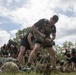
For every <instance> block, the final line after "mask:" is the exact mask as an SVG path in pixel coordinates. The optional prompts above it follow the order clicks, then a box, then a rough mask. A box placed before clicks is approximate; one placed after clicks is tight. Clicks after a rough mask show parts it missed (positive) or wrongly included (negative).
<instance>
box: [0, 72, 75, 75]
mask: <svg viewBox="0 0 76 75" xmlns="http://www.w3.org/2000/svg"><path fill="white" fill-rule="evenodd" d="M0 75H40V74H39V73H35V72H30V73H27V72H21V73H17V74H14V73H3V74H0ZM50 75H76V73H75V72H72V73H61V72H60V73H54V72H51V74H50Z"/></svg>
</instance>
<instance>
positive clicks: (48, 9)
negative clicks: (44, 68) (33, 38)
mask: <svg viewBox="0 0 76 75" xmlns="http://www.w3.org/2000/svg"><path fill="white" fill-rule="evenodd" d="M54 14H56V15H58V16H59V21H58V23H56V28H57V34H56V35H57V36H56V39H55V41H56V44H59V45H60V44H62V43H63V42H64V41H71V42H73V43H75V42H76V0H0V46H2V45H3V44H5V43H7V41H8V40H9V39H10V38H13V37H15V33H16V32H17V31H18V30H22V29H23V28H27V27H29V26H32V25H33V24H34V23H35V22H37V21H38V20H39V19H41V18H47V19H49V18H50V17H51V16H53V15H54Z"/></svg>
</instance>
